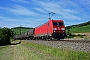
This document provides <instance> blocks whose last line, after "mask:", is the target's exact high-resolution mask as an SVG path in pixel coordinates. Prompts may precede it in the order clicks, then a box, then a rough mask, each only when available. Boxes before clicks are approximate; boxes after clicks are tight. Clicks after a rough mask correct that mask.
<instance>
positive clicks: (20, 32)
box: [20, 25, 22, 35]
mask: <svg viewBox="0 0 90 60" xmlns="http://www.w3.org/2000/svg"><path fill="white" fill-rule="evenodd" d="M21 26H22V25H20V35H21Z"/></svg>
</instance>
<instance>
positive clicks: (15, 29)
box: [11, 27, 32, 35]
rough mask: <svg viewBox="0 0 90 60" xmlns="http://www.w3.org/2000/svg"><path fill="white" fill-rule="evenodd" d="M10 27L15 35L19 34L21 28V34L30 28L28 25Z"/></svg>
mask: <svg viewBox="0 0 90 60" xmlns="http://www.w3.org/2000/svg"><path fill="white" fill-rule="evenodd" d="M11 29H12V31H14V33H15V34H16V35H19V34H20V29H21V34H23V33H25V32H27V31H29V30H30V29H32V28H28V27H15V28H11Z"/></svg>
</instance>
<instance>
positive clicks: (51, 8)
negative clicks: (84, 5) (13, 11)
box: [33, 0, 81, 20]
mask: <svg viewBox="0 0 90 60" xmlns="http://www.w3.org/2000/svg"><path fill="white" fill-rule="evenodd" d="M33 1H34V2H37V3H38V4H40V6H42V7H43V8H42V9H45V10H47V11H48V12H55V13H56V14H59V15H61V16H63V17H64V18H68V19H77V20H81V18H80V17H78V16H75V15H74V14H77V13H79V12H78V11H77V10H74V9H69V8H68V9H66V6H65V5H64V4H63V5H64V6H62V5H60V3H59V2H53V1H52V2H50V1H49V2H43V1H39V0H38V1H35V0H33ZM65 2H66V1H65ZM46 3H47V4H46ZM69 3H71V2H69ZM61 4H62V3H61ZM71 5H76V4H74V3H73V2H72V4H71Z"/></svg>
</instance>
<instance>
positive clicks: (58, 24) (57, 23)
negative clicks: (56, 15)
mask: <svg viewBox="0 0 90 60" xmlns="http://www.w3.org/2000/svg"><path fill="white" fill-rule="evenodd" d="M53 25H54V26H63V25H64V24H63V22H53Z"/></svg>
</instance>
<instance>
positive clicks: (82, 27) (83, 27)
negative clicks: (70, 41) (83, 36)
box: [66, 21, 90, 33]
mask: <svg viewBox="0 0 90 60" xmlns="http://www.w3.org/2000/svg"><path fill="white" fill-rule="evenodd" d="M66 29H67V31H68V30H70V32H71V33H83V32H84V33H85V32H90V21H88V22H85V23H81V24H77V25H71V26H67V27H66Z"/></svg>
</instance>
